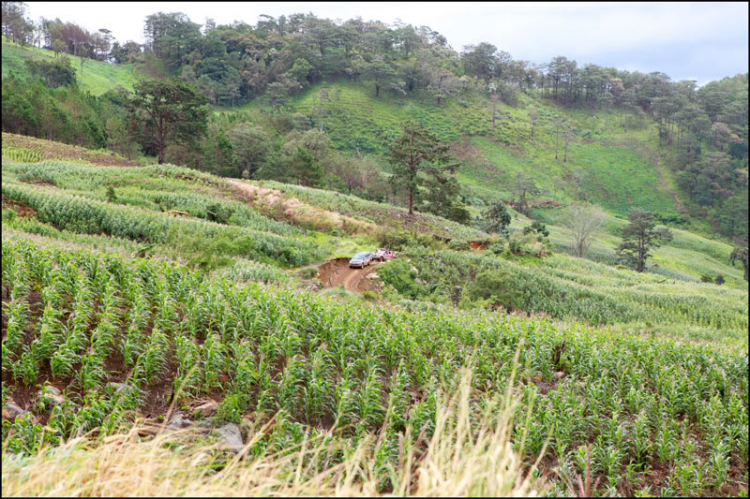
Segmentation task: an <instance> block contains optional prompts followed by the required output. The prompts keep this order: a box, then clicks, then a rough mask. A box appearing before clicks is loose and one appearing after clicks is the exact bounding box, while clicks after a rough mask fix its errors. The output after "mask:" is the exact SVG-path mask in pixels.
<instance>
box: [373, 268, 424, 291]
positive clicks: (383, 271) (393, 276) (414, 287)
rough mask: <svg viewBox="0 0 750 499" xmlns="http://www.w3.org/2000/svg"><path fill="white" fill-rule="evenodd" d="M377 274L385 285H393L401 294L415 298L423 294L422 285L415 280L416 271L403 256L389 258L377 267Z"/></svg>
mask: <svg viewBox="0 0 750 499" xmlns="http://www.w3.org/2000/svg"><path fill="white" fill-rule="evenodd" d="M378 275H379V276H380V278H381V279H382V280H383V283H384V284H386V285H391V286H393V287H394V288H395V289H396V291H398V293H399V294H400V295H402V296H406V297H408V298H411V299H412V300H416V299H417V298H419V296H420V295H421V294H423V290H422V287H421V286H420V285H419V284H418V283H417V282H416V272H413V271H412V270H411V264H410V263H409V262H408V261H407V260H406V259H404V258H398V259H396V260H391V261H390V262H388V263H387V264H385V265H383V266H381V267H379V268H378Z"/></svg>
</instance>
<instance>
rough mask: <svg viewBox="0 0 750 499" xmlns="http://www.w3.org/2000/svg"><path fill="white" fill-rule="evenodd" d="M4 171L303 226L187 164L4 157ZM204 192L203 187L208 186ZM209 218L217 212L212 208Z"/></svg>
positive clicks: (193, 210) (277, 229) (172, 206)
mask: <svg viewBox="0 0 750 499" xmlns="http://www.w3.org/2000/svg"><path fill="white" fill-rule="evenodd" d="M3 172H4V173H5V174H10V175H13V176H15V178H17V179H18V180H19V181H21V182H26V183H49V184H53V185H55V186H56V187H59V188H62V189H66V190H67V189H70V190H74V191H75V192H76V194H79V195H81V196H84V197H87V198H91V199H98V200H102V201H103V200H106V199H107V194H106V190H107V188H108V187H109V188H112V189H114V191H113V193H114V196H115V201H116V203H118V204H128V205H132V206H137V207H141V208H147V209H150V210H155V211H169V210H176V211H180V212H183V213H187V214H188V215H189V216H192V217H197V218H202V219H207V220H208V219H210V216H209V212H212V211H221V212H223V213H226V216H225V218H226V220H225V222H226V223H229V224H231V225H237V226H240V227H246V228H248V229H253V230H259V231H263V232H273V233H275V234H279V235H283V236H299V235H302V234H303V231H302V230H300V229H299V228H297V227H294V226H292V225H289V224H286V223H282V222H277V221H275V220H272V219H270V218H268V217H266V216H263V215H261V214H260V213H258V212H257V211H256V210H254V209H252V208H250V207H248V206H247V205H246V204H244V203H240V202H238V201H230V200H226V199H223V198H222V197H220V195H221V194H222V193H223V191H222V190H221V189H222V187H224V183H223V181H222V180H221V179H218V178H216V177H213V176H211V175H208V174H205V173H200V172H196V171H193V170H189V169H186V168H177V167H163V166H149V167H141V168H128V169H112V168H108V167H102V166H93V165H77V164H72V163H68V162H62V161H45V162H42V163H35V164H24V163H15V162H5V163H4V164H3ZM207 185H208V189H210V190H209V192H208V193H206V192H203V191H205V190H206V189H207ZM213 215H214V219H216V218H217V214H216V213H213Z"/></svg>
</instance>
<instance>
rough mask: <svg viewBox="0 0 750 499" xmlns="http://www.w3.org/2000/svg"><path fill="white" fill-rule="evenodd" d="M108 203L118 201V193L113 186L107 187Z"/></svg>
mask: <svg viewBox="0 0 750 499" xmlns="http://www.w3.org/2000/svg"><path fill="white" fill-rule="evenodd" d="M107 201H109V202H110V203H114V202H116V201H117V193H116V192H115V188H114V187H112V186H111V185H108V186H107Z"/></svg>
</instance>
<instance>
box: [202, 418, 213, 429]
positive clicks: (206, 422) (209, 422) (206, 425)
mask: <svg viewBox="0 0 750 499" xmlns="http://www.w3.org/2000/svg"><path fill="white" fill-rule="evenodd" d="M214 426H216V425H215V424H214V420H213V419H212V418H206V419H202V420H200V421H198V428H201V429H204V430H206V429H210V428H213V427H214Z"/></svg>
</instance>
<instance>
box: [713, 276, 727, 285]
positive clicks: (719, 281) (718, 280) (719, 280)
mask: <svg viewBox="0 0 750 499" xmlns="http://www.w3.org/2000/svg"><path fill="white" fill-rule="evenodd" d="M725 282H726V279H724V276H723V275H722V274H717V275H716V278H715V279H714V283H716V284H718V285H719V286H721V285H722V284H724V283H725Z"/></svg>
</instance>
